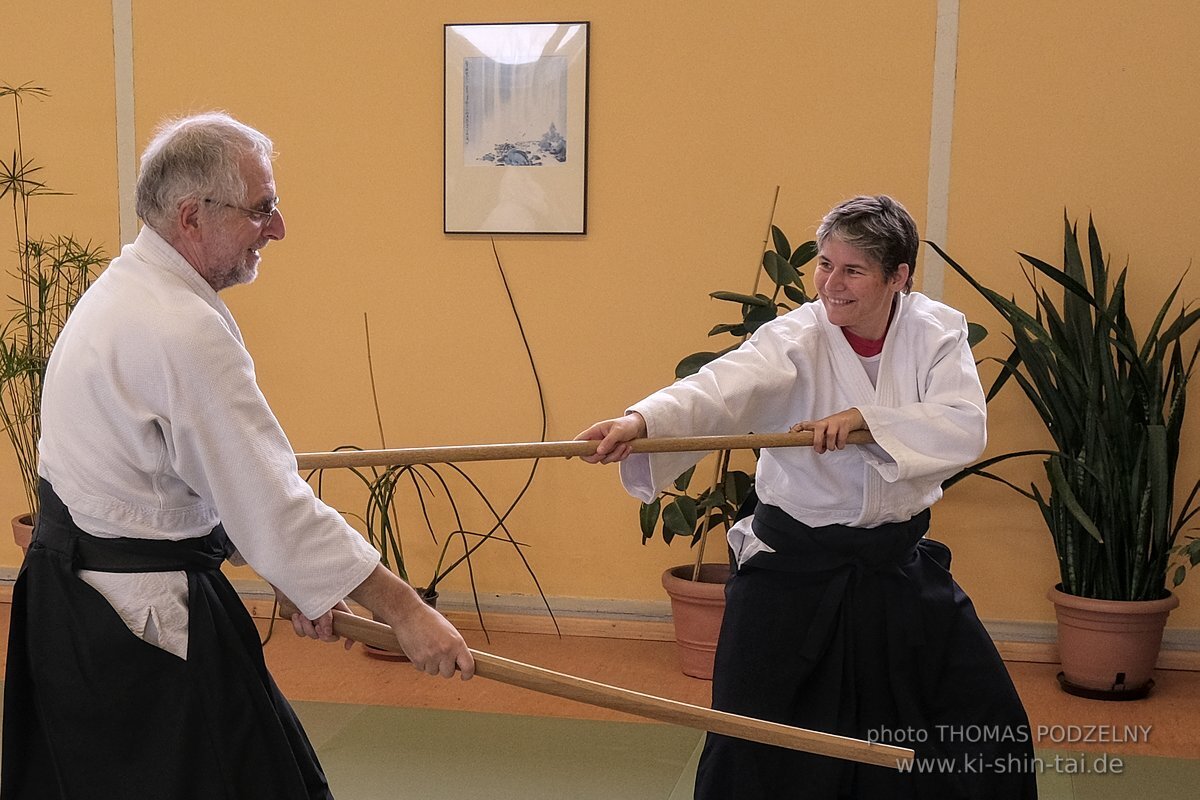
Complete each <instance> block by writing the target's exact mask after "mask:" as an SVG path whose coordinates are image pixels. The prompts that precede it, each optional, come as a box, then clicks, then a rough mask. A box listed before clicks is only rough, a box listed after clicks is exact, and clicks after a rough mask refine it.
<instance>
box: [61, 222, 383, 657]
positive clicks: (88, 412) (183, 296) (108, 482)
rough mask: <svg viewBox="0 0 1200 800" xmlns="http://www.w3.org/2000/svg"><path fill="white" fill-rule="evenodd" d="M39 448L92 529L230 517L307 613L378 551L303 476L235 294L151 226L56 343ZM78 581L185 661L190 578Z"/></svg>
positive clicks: (106, 576)
mask: <svg viewBox="0 0 1200 800" xmlns="http://www.w3.org/2000/svg"><path fill="white" fill-rule="evenodd" d="M39 456H40V460H39V464H38V472H39V474H40V475H41V476H42V477H44V478H45V479H46V480H48V481H49V482H50V483H51V484H52V485H53V486H54V490H55V492H57V494H58V496H59V497H60V498H62V500H63V502H64V503H65V504H66V506H67V507H68V508H69V509H70V510H71V516H72V518H73V519H74V521H75V524H76V525H78V526H79V527H80V528H82V529H83V530H84V531H86V532H88V533H90V534H92V535H94V536H100V537H115V536H127V537H133V538H146V539H170V540H179V539H186V538H192V537H198V536H203V535H205V534H207V533H208V532H209V531H210V530H211V529H212V528H213V527H214V526H215V525H216V524H217V523H218V522H221V523H222V524H223V525H224V526H225V531H226V533H227V534H228V536H229V539H230V541H231V542H233V544H234V545H235V546H236V547H237V549H238V552H239V553H240V554H241V556H242V558H244V559H245V561H246V562H247V563H248V564H249V565H250V566H251V567H253V568H254V569H255V571H257V572H258V574H259V575H261V576H262V577H264V578H265V579H266V580H268V581H270V582H271V583H272V584H273V585H275V586H277V587H279V589H280V590H282V591H283V593H284V594H286V595H287V596H288V597H289V598H290V599H291V600H292V601H293V602H294V603H296V605H297V607H298V608H299V609H300V611H301V612H302V613H303V614H305V615H306V616H309V617H317V616H319V615H320V614H322V613H324V612H325V611H327V610H329V609H330V608H331V607H332V606H333V605H334V604H335V603H337V602H338V601H340V600H342V599H343V598H345V597H346V595H347V594H348V593H349V592H350V591H351V590H353V589H354V588H355V587H357V586H358V585H359V584H360V583H362V581H363V580H365V579H366V577H367V576H368V575H370V574H371V572H372V570H374V568H375V565H376V564H377V563H378V562H379V554H378V553H377V552H376V551H375V549H374V548H373V547H372V546H371V545H370V544H369V543H368V542H367V541H366V540H365V539H364V538H363V536H362V535H361V534H359V533H357V532H356V531H355V530H354V529H353V528H351V527H350V526H349V525H347V524H346V522H345V521H344V520H343V519H342V517H341V515H340V514H338V512H337V511H335V510H334V509H332V508H330V507H329V506H327V505H325V504H324V503H322V502H321V501H320V500H318V499H317V498H316V497H315V496H314V495H313V491H312V489H311V488H310V487H309V486H308V484H307V483H305V482H304V481H303V480H302V479H301V478H300V476H299V474H298V473H297V470H296V458H295V455H294V453H293V451H292V447H291V445H290V444H289V443H288V440H287V437H286V436H285V435H284V433H283V430H282V429H281V428H280V426H279V423H278V422H277V421H276V419H275V416H274V414H273V413H272V412H271V409H270V408H269V407H268V406H267V402H266V399H265V398H264V397H263V395H262V393H261V392H260V391H259V388H258V384H257V382H256V380H255V375H254V364H253V362H252V361H251V359H250V354H249V353H248V352H247V351H246V348H245V346H244V345H243V343H242V336H241V332H240V331H239V330H238V326H237V324H236V323H235V322H234V320H233V317H232V315H231V314H230V313H229V309H228V308H227V307H226V306H225V303H224V302H223V301H222V300H221V299H220V298H219V297H218V296H217V293H216V292H214V291H213V289H212V287H210V286H209V285H208V283H206V282H205V280H204V279H203V278H201V277H200V275H199V274H198V273H197V272H196V271H195V269H193V268H192V267H191V265H189V264H188V263H187V261H185V260H184V259H183V257H182V256H181V255H179V253H177V252H176V251H175V249H174V248H172V247H171V246H170V245H169V244H168V243H167V242H166V241H165V240H164V239H163V238H162V237H160V236H159V235H158V234H157V233H155V232H154V231H153V230H152V229H150V228H149V227H143V228H142V230H141V233H140V234H139V235H138V237H137V240H136V241H135V242H134V243H133V244H131V245H127V246H126V247H125V248H124V249H123V250H122V251H121V255H120V256H118V257H117V258H116V259H114V260H113V262H112V264H111V265H110V266H109V267H108V268H107V269H106V270H105V271H104V273H103V274H102V275H101V276H100V277H99V278H98V279H97V280H96V282H95V283H94V284H93V285H92V287H91V288H90V289H88V291H87V292H86V293H85V294H84V296H83V298H82V299H81V300H80V302H79V304H78V306H76V308H75V311H74V312H73V313H72V315H71V318H70V319H69V320H68V322H67V325H66V326H65V328H64V329H63V332H62V334H61V336H60V337H59V339H58V342H57V343H56V345H55V347H54V351H53V353H52V355H51V358H50V364H49V367H48V368H47V371H46V383H45V390H44V394H43V397H42V438H41V442H40V447H39ZM80 577H81V578H83V579H84V580H86V581H87V582H88V583H90V584H92V585H93V586H95V587H96V588H97V589H98V590H99V591H100V592H101V593H102V594H104V595H105V597H106V598H108V600H109V602H110V603H111V604H112V605H113V607H114V608H115V609H116V610H117V612H118V613H119V614H120V615H121V616H122V618H123V619H124V620H125V623H126V624H127V625H129V627H130V629H131V630H132V631H133V632H134V633H136V634H138V635H139V636H142V637H143V638H145V639H146V640H147V641H151V642H152V643H154V644H157V645H159V646H160V647H162V648H163V649H166V650H169V651H171V652H174V653H175V654H176V655H179V656H180V657H186V653H187V620H188V615H187V579H186V575H185V574H184V573H182V572H172V573H138V574H133V575H123V574H115V573H99V572H82V573H81V574H80Z"/></svg>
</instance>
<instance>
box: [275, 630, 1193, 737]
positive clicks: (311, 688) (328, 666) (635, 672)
mask: <svg viewBox="0 0 1200 800" xmlns="http://www.w3.org/2000/svg"><path fill="white" fill-rule="evenodd" d="M262 629H263V631H264V633H265V631H266V625H265V623H262ZM464 636H466V637H467V640H468V643H469V644H470V645H471V647H473V648H475V649H477V650H484V651H486V652H490V653H494V654H496V655H500V656H505V657H508V658H513V659H517V660H519V661H525V662H528V663H532V664H536V665H538V666H543V667H547V668H549V669H553V670H556V671H559V672H565V673H570V674H573V675H579V676H581V677H584V678H589V679H592V680H597V681H601V682H603V683H609V684H613V685H617V686H622V687H625V688H628V689H633V690H636V691H640V692H646V693H649V694H656V695H659V696H662V697H668V698H671V699H674V700H682V701H684V702H688V703H694V704H698V705H707V704H708V703H709V699H710V688H711V684H710V683H709V682H708V681H703V680H698V679H695V678H689V677H688V676H686V675H684V674H683V673H682V672H680V671H679V668H678V663H677V656H676V652H675V645H674V644H673V643H670V642H656V641H633V640H622V639H601V638H587V637H564V638H558V637H555V636H550V635H544V634H528V633H496V632H493V633H492V634H491V639H492V641H491V643H490V644H489V643H487V642H485V641H484V639H483V635H482V634H481V633H480V632H478V631H464ZM265 652H266V655H267V661H268V664H269V666H270V668H271V671H272V672H273V673H274V675H275V678H276V680H277V681H278V682H279V685H280V687H281V688H282V689H283V691H284V693H285V694H286V695H287V696H288V697H290V698H294V699H297V700H314V701H327V702H337V703H354V704H368V705H378V706H404V707H413V708H435V709H448V710H466V711H481V712H493V713H502V714H519V715H526V716H546V717H568V718H577V719H599V720H621V721H636V720H638V718H637V717H632V716H628V715H626V714H622V713H619V712H615V711H609V710H606V709H599V708H594V707H592V706H587V705H583V704H580V703H576V702H573V701H569V700H563V699H560V698H556V697H550V696H547V695H542V694H538V693H535V692H531V691H528V690H525V689H519V688H515V687H510V686H506V685H503V684H500V683H496V682H493V681H488V680H485V679H482V678H480V679H475V680H471V681H466V682H464V681H461V680H459V679H457V678H454V679H450V680H444V679H440V678H431V677H428V676H426V675H424V674H423V673H420V672H417V671H416V670H415V669H413V668H412V667H411V665H409V664H405V663H396V662H390V661H381V660H379V659H376V658H373V657H370V656H367V655H365V654H364V652H363V651H362V650H361V648H359V647H355V649H353V650H351V651H350V652H346V651H344V650H343V649H342V647H341V645H328V644H320V643H317V642H313V641H311V640H308V639H299V638H297V637H296V636H295V635H294V634H293V633H292V632H291V629H290V627H289V626H286V625H277V626H276V628H275V631H274V633H273V634H272V636H271V638H270V639H269V641H268V642H267V645H266V648H265ZM1008 669H1009V672H1010V674H1011V675H1012V677H1013V680H1014V682H1015V683H1016V686H1017V690H1018V691H1019V692H1020V694H1021V697H1022V699H1023V700H1024V702H1025V707H1026V710H1027V711H1028V713H1029V718H1030V725H1031V727H1032V729H1033V731H1034V733H1035V735H1036V734H1037V733H1038V732H1039V731H1040V732H1041V736H1040V737H1038V738H1037V740H1035V743H1034V744H1035V746H1037V747H1039V748H1051V749H1068V750H1081V751H1092V752H1120V753H1123V754H1128V755H1144V756H1165V757H1170V758H1186V759H1200V734H1198V733H1197V731H1198V730H1200V673H1197V672H1191V671H1182V670H1178V671H1177V670H1159V671H1158V673H1156V676H1155V680H1156V686H1155V688H1154V690H1153V692H1151V694H1150V696H1149V697H1148V698H1146V699H1143V700H1136V701H1128V702H1105V701H1097V700H1087V699H1083V698H1079V697H1074V696H1071V695H1068V694H1065V693H1064V692H1063V691H1062V690H1061V689H1060V688H1059V686H1058V681H1057V679H1056V675H1057V673H1058V667H1057V665H1051V664H1037V663H1023V662H1009V663H1008ZM1126 726H1140V727H1141V728H1143V729H1145V728H1147V727H1148V728H1149V735H1148V737H1147V738H1146V740H1145V741H1138V742H1129V741H1122V742H1111V741H1089V740H1092V739H1100V738H1105V737H1107V738H1112V736H1113V735H1114V734H1115V735H1121V732H1122V731H1124V730H1125V729H1126Z"/></svg>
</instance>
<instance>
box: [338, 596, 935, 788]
mask: <svg viewBox="0 0 1200 800" xmlns="http://www.w3.org/2000/svg"><path fill="white" fill-rule="evenodd" d="M333 630H334V632H335V633H337V634H338V635H339V636H344V637H346V638H349V639H353V640H355V641H357V642H361V643H363V644H368V645H371V646H372V647H377V648H380V649H382V650H390V651H392V652H403V650H402V649H401V648H400V644H399V642H397V641H396V636H395V634H394V633H393V631H392V629H391V628H390V627H388V626H387V625H384V624H383V623H380V622H375V621H373V620H369V619H366V618H364V617H359V616H356V615H354V614H348V613H346V612H344V611H334V612H333ZM471 655H472V656H473V657H474V658H475V674H476V675H478V676H479V677H481V678H487V679H489V680H494V681H499V682H500V683H506V684H509V685H511V686H519V687H521V688H523V689H530V690H532V691H535V692H541V693H542V694H550V695H554V696H555V697H563V698H566V699H568V700H575V701H577V702H580V703H586V704H588V705H594V706H599V707H601V708H609V709H612V710H614V711H622V712H625V713H628V714H636V715H637V716H640V717H645V718H647V719H653V720H657V721H658V722H665V723H668V724H671V725H681V726H683V727H687V728H695V729H697V730H704V731H711V732H713V733H720V734H724V735H726V736H736V737H738V738H741V739H748V740H750V741H753V742H761V743H763V744H770V745H775V746H777V747H786V748H789V749H792V750H800V751H803V752H806V753H816V754H818V755H823V756H830V757H832V758H842V759H847V760H850V761H858V762H860V763H863V764H875V765H878V766H882V767H892V768H893V769H898V768H899V767H900V763H901V761H902V760H905V759H912V757H913V751H912V750H909V749H907V748H903V747H895V746H892V745H886V744H877V743H874V742H867V741H864V740H862V739H854V738H850V737H847V736H836V735H834V734H830V733H822V732H820V731H811V730H807V729H805V728H795V727H792V726H790V725H782V724H780V723H777V722H766V721H764V720H759V719H753V718H751V717H743V716H739V715H737V714H729V713H726V712H724V711H714V710H713V709H710V708H704V707H702V706H696V705H691V704H690V703H682V702H679V701H677V700H668V699H667V698H664V697H656V696H654V695H650V694H643V693H641V692H635V691H632V690H630V689H622V688H620V687H617V686H610V685H608V684H606V683H598V682H596V681H590V680H587V679H585V678H579V677H576V676H574V675H567V674H565V673H562V672H555V671H553V670H548V669H544V668H542V667H536V666H534V665H532V664H525V663H523V662H521V661H513V660H512V659H508V658H502V657H500V656H495V655H492V654H490V653H484V652H480V651H478V650H472V651H471Z"/></svg>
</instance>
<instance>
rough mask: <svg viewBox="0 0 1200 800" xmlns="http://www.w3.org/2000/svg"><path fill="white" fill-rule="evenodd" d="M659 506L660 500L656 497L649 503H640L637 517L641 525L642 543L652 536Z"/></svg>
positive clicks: (656, 524)
mask: <svg viewBox="0 0 1200 800" xmlns="http://www.w3.org/2000/svg"><path fill="white" fill-rule="evenodd" d="M661 507H662V500H660V499H659V498H657V497H656V498H654V500H653V501H652V502H650V503H642V504H641V508H640V509H639V514H638V517H639V520H640V522H641V525H642V544H645V543H646V542H647V541H649V540H650V539H653V538H654V529H655V528H656V527H658V515H659V509H660V508H661Z"/></svg>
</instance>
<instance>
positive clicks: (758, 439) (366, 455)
mask: <svg viewBox="0 0 1200 800" xmlns="http://www.w3.org/2000/svg"><path fill="white" fill-rule="evenodd" d="M848 441H849V443H850V444H871V443H873V442H874V441H875V440H874V439H873V438H872V437H871V434H870V432H869V431H853V432H851V434H850V436H849V439H848ZM812 442H813V435H812V431H801V432H800V433H757V434H754V433H752V434H744V435H738V436H679V437H663V438H655V439H634V440H633V441H631V442H630V443H629V444H630V445H631V446H632V448H633V452H635V453H699V452H707V451H709V450H746V449H750V448H755V449H759V448H764V447H812ZM596 445H597V442H595V441H584V440H571V441H565V442H518V443H511V444H470V445H457V446H451V447H408V448H401V449H398V450H338V451H335V452H329V453H297V454H296V466H297V468H298V469H328V468H330V467H390V466H400V465H406V464H448V463H456V462H463V461H505V460H510V459H523V458H574V457H578V456H590V455H592V454H594V453H595V452H596Z"/></svg>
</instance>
